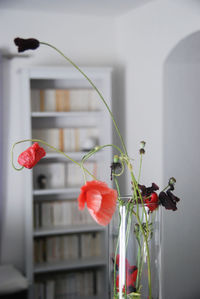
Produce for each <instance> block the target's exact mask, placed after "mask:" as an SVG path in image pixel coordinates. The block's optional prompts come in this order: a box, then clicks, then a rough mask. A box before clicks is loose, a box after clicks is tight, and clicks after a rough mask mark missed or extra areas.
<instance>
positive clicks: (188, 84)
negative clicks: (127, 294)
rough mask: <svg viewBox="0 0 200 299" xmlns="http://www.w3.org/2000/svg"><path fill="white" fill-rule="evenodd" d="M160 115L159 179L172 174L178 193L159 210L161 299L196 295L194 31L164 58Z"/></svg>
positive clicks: (198, 60)
mask: <svg viewBox="0 0 200 299" xmlns="http://www.w3.org/2000/svg"><path fill="white" fill-rule="evenodd" d="M163 116H164V119H163V132H164V139H163V145H164V147H163V148H164V156H163V157H164V160H163V169H164V180H165V181H167V179H168V178H169V177H170V176H175V177H176V178H177V188H176V190H175V194H177V195H180V197H181V202H180V204H179V212H171V213H170V212H168V211H166V212H164V236H165V237H164V240H163V262H164V266H163V285H164V290H163V291H164V292H163V293H164V299H168V298H173V299H188V298H192V299H198V298H200V284H199V277H200V233H199V229H200V195H199V193H200V192H199V187H200V32H196V33H193V34H191V35H189V36H188V37H186V38H185V39H183V40H182V41H180V42H179V43H178V44H177V45H176V46H175V47H174V48H173V49H172V51H171V52H170V54H169V55H168V57H167V59H166V61H165V64H164V111H163ZM175 213H176V214H175ZM169 240H170V243H169Z"/></svg>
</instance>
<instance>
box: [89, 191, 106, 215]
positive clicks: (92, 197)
mask: <svg viewBox="0 0 200 299" xmlns="http://www.w3.org/2000/svg"><path fill="white" fill-rule="evenodd" d="M86 202H87V207H88V209H90V210H92V211H93V212H95V213H97V212H98V211H99V210H100V207H101V203H102V195H101V193H100V192H99V191H98V190H95V189H92V190H89V191H87V193H86Z"/></svg>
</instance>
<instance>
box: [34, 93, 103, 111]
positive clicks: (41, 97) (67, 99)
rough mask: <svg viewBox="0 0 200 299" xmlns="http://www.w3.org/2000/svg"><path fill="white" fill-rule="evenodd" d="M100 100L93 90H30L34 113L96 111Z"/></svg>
mask: <svg viewBox="0 0 200 299" xmlns="http://www.w3.org/2000/svg"><path fill="white" fill-rule="evenodd" d="M100 104H101V102H100V99H99V98H98V95H97V93H96V91H95V90H93V89H32V90H31V106H32V111H34V112H38V111H41V112H55V111H57V112H63V111H64V112H68V111H96V110H99V108H100Z"/></svg>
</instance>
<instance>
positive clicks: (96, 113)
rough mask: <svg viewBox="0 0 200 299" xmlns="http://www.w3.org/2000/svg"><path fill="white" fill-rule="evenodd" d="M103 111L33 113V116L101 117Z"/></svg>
mask: <svg viewBox="0 0 200 299" xmlns="http://www.w3.org/2000/svg"><path fill="white" fill-rule="evenodd" d="M101 114H102V111H69V112H40V111H39V112H32V113H31V116H32V117H33V118H35V117H68V116H70V117H75V118H76V117H81V116H84V117H91V116H93V117H95V116H100V115H101Z"/></svg>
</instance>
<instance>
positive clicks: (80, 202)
mask: <svg viewBox="0 0 200 299" xmlns="http://www.w3.org/2000/svg"><path fill="white" fill-rule="evenodd" d="M85 203H86V198H85V192H83V191H81V193H80V195H79V197H78V207H79V210H83V209H84V207H85Z"/></svg>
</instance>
